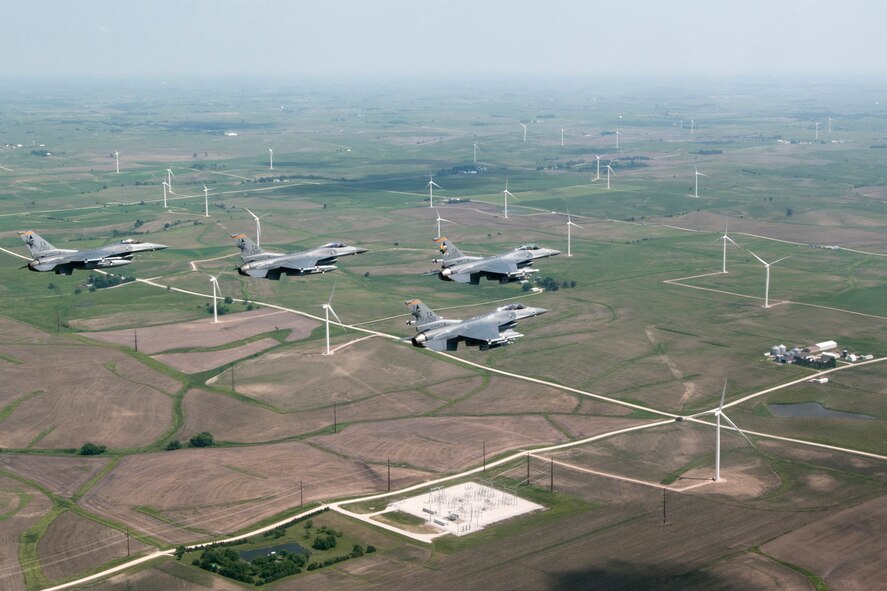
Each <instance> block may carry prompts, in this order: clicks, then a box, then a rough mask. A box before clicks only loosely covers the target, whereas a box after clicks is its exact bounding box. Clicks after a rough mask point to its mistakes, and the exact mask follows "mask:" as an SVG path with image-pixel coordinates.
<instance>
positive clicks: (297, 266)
mask: <svg viewBox="0 0 887 591" xmlns="http://www.w3.org/2000/svg"><path fill="white" fill-rule="evenodd" d="M317 262H318V259H317V257H313V256H297V257H286V258H282V259H279V260H277V261H269V263H270V264H269V265H268V266H269V267H274V268H279V269H293V270H294V271H301V270H303V269H311V268H314V267H315V266H317Z"/></svg>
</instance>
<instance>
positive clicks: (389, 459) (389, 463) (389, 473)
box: [388, 458, 391, 492]
mask: <svg viewBox="0 0 887 591" xmlns="http://www.w3.org/2000/svg"><path fill="white" fill-rule="evenodd" d="M388 492H391V458H388Z"/></svg>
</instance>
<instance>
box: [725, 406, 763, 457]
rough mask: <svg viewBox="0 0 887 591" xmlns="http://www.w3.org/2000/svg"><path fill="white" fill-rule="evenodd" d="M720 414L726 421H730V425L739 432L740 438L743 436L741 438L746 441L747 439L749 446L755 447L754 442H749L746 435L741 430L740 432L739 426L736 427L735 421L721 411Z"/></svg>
mask: <svg viewBox="0 0 887 591" xmlns="http://www.w3.org/2000/svg"><path fill="white" fill-rule="evenodd" d="M721 416H722V417H724V419H726V420H727V422H728V423H730V425H732V426H733V428H734V429H736V431H737V433H739V434H740V435H742V438H743V439H745V440H746V441H748V444H749V445H750V446H752V447H755V444H754V443H752V442H751V439H749V438H748V435H746V434H745V433H743V432H742V429H740V428H739V427H737V426H736V423H734V422H733V421H731V420H730V417H728V416H727V415H725V414H724V413H721ZM755 449H757V448H755Z"/></svg>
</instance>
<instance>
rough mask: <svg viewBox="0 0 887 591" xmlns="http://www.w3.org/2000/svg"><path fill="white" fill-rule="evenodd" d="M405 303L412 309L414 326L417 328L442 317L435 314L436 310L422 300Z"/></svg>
mask: <svg viewBox="0 0 887 591" xmlns="http://www.w3.org/2000/svg"><path fill="white" fill-rule="evenodd" d="M405 303H406V305H407V307H408V308H409V309H410V314H412V315H413V317H414V318H415V320H414V321H413V322H412V324H415V325H416V326H417V327H422V326H423V325H426V324H431V323H433V322H437V321H438V320H440V316H438V315H437V314H435V313H434V310H432V309H431V308H429V307H428V306H426V305H425V304H424V303H422V300H420V299H415V300H409V301H407V302H405Z"/></svg>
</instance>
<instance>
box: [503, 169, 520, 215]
mask: <svg viewBox="0 0 887 591" xmlns="http://www.w3.org/2000/svg"><path fill="white" fill-rule="evenodd" d="M502 194H503V195H504V196H505V219H506V220H507V219H508V196H509V195H511V198H512V199H517V197H515V196H514V194H513V193H512V192H511V191H509V190H508V177H505V190H504V191H502Z"/></svg>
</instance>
